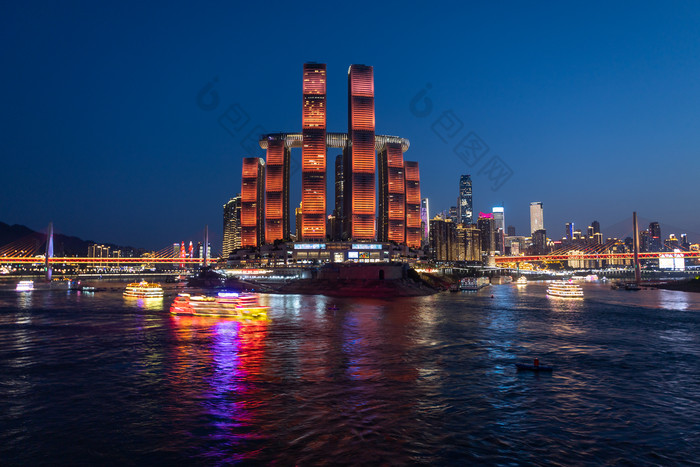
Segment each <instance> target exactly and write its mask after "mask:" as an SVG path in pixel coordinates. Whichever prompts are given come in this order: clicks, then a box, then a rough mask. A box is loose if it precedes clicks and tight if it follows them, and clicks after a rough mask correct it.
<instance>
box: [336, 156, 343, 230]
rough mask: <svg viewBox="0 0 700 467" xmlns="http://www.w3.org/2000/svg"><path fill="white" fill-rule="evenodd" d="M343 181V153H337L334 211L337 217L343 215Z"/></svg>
mask: <svg viewBox="0 0 700 467" xmlns="http://www.w3.org/2000/svg"><path fill="white" fill-rule="evenodd" d="M343 182H344V176H343V155H342V154H338V155H337V156H335V212H336V216H338V217H342V216H343V195H344V194H345V189H344V188H343V184H344V183H343Z"/></svg>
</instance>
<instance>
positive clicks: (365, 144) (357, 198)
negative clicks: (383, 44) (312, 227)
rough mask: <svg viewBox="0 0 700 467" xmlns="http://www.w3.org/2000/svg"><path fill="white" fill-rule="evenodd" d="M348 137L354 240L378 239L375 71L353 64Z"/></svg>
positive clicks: (349, 80)
mask: <svg viewBox="0 0 700 467" xmlns="http://www.w3.org/2000/svg"><path fill="white" fill-rule="evenodd" d="M348 98H349V103H348V112H349V116H348V124H349V129H348V138H349V139H350V148H349V149H348V153H349V155H350V160H349V166H350V174H349V176H350V182H351V187H350V190H351V193H352V200H351V211H350V212H348V213H346V216H349V217H350V232H351V237H352V239H353V240H369V241H371V240H374V239H375V237H376V231H375V216H376V185H375V170H376V157H375V147H374V70H373V68H372V67H371V66H366V65H352V66H350V69H349V70H348Z"/></svg>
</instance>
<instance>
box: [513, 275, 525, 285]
mask: <svg viewBox="0 0 700 467" xmlns="http://www.w3.org/2000/svg"><path fill="white" fill-rule="evenodd" d="M515 285H527V277H525V276H520V277H518V280H516V281H515Z"/></svg>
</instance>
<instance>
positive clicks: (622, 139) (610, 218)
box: [0, 2, 700, 250]
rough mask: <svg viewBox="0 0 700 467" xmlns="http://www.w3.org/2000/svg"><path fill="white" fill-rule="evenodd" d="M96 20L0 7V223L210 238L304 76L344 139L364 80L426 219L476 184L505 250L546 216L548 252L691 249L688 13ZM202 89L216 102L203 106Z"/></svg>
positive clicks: (694, 212)
mask: <svg viewBox="0 0 700 467" xmlns="http://www.w3.org/2000/svg"><path fill="white" fill-rule="evenodd" d="M101 3H102V2H82V3H69V2H52V3H49V2H46V3H45V4H43V3H33V2H5V3H4V4H3V7H2V14H0V35H1V36H2V47H1V48H0V60H1V63H2V72H1V73H0V84H1V86H0V89H1V91H0V95H1V96H2V97H1V99H2V100H1V103H0V118H1V124H2V133H1V135H2V137H1V138H0V154H1V159H2V175H3V177H2V183H0V221H3V222H6V223H10V224H15V223H18V224H24V225H27V226H29V227H31V228H33V229H36V230H42V229H45V228H46V225H47V224H48V222H49V221H53V222H54V224H55V228H56V231H57V232H59V233H63V234H68V235H77V236H80V237H82V238H86V239H93V240H96V241H101V242H112V243H117V244H121V245H133V246H144V247H148V248H154V249H159V248H161V247H164V246H166V245H168V244H172V243H173V242H175V241H181V240H185V241H189V240H194V241H195V242H196V241H197V240H198V239H199V238H200V236H201V235H202V232H203V229H204V225H205V224H208V225H209V228H210V230H211V231H212V232H213V234H214V238H217V237H218V238H220V237H221V233H220V231H221V228H222V219H221V218H222V205H223V204H224V203H225V202H226V201H227V200H228V199H229V198H230V197H232V196H234V195H235V194H236V193H238V192H239V191H240V171H241V158H242V157H245V156H250V155H259V156H262V155H263V152H262V150H260V149H259V148H258V150H257V152H255V151H251V150H249V149H246V146H247V145H248V143H247V141H248V140H247V139H246V136H247V135H249V134H252V135H254V136H256V135H257V133H263V132H276V131H289V132H292V131H294V132H296V131H300V130H301V108H302V96H301V86H302V81H301V73H302V64H303V63H304V62H307V61H315V62H321V63H327V64H328V111H329V114H328V131H338V132H343V131H347V69H348V66H349V65H351V64H354V63H358V64H367V65H372V66H374V74H375V96H376V127H377V133H378V134H387V135H398V136H402V137H405V138H408V139H409V140H410V141H411V147H410V149H409V151H408V152H407V153H406V154H405V158H406V160H415V161H418V162H419V164H420V169H421V192H422V196H423V197H428V198H429V199H430V204H431V211H432V213H434V212H436V211H440V210H443V209H448V208H449V207H450V206H451V205H454V204H456V197H457V190H458V180H459V175H460V174H465V173H470V174H472V179H473V183H474V209H475V211H476V212H477V213H478V211H480V210H481V211H487V210H489V211H490V209H491V207H492V206H495V205H500V204H502V205H503V206H505V209H506V224H512V225H514V226H515V227H516V230H517V232H518V233H519V234H527V233H529V203H530V202H531V201H542V202H543V203H544V210H545V211H544V212H545V214H544V218H545V219H544V220H545V227H546V228H547V231H548V234H549V236H550V237H553V238H560V237H561V236H563V234H564V223H565V222H567V221H574V222H575V224H576V227H581V228H583V229H585V227H586V226H587V225H588V224H589V223H590V222H591V221H593V220H598V221H599V222H600V224H601V226H602V228H603V234H604V235H606V234H608V232H606V231H605V229H606V226H613V225H617V224H619V223H620V222H624V220H625V219H628V218H629V217H630V216H631V213H632V211H634V210H636V211H638V213H639V214H640V216H642V217H643V218H645V219H651V220H659V221H661V222H662V224H670V225H673V226H678V228H682V229H685V232H688V233H689V234H690V238H691V240H694V241H700V234H695V233H694V232H700V216H698V211H699V208H698V200H699V199H700V196H699V195H698V188H697V186H698V185H697V181H698V174H700V150H699V148H700V28H699V27H698V24H700V3H697V2H673V3H671V4H669V5H671V6H673V8H669V7H668V6H664V5H663V4H662V2H656V3H650V4H648V5H647V4H640V3H637V4H632V3H626V4H624V5H623V4H620V5H614V4H613V5H611V4H609V3H603V2H601V3H590V2H586V3H579V4H578V5H576V6H570V5H566V4H563V3H560V2H549V3H536V4H533V3H525V2H508V3H499V4H497V5H496V4H494V5H486V6H473V5H465V4H464V3H461V2H460V3H455V4H453V5H448V4H438V3H435V2H427V3H422V4H421V5H422V6H421V8H420V9H415V8H413V7H411V6H409V5H410V4H409V3H405V2H397V3H393V4H390V3H386V4H380V3H379V2H367V3H364V2H344V3H338V4H335V3H333V2H322V3H321V2H319V3H313V2H281V3H275V2H249V3H238V4H236V5H234V4H231V3H230V2H227V3H221V4H218V5H217V4H210V5H207V6H201V5H195V4H192V2H187V3H181V2H167V3H164V4H163V5H161V6H155V5H150V4H144V3H142V2H140V3H130V4H127V2H119V3H117V2H115V3H114V4H112V6H104V5H102V4H101ZM485 3H487V2H484V4H485ZM565 3H566V2H565ZM633 7H634V8H633ZM208 83H212V84H213V88H212V89H213V91H214V92H216V96H218V101H217V100H212V96H213V95H212V94H211V93H206V94H203V96H204V97H206V99H202V98H200V99H198V93H200V92H202V90H203V88H204V87H205V86H207V84H208ZM428 86H429V89H428ZM425 89H428V93H427V94H426V95H425V97H426V98H427V99H428V100H425V99H424V98H423V97H424V96H417V94H418V93H420V92H421V91H422V90H425ZM231 109H235V110H231ZM235 111H239V112H243V113H244V115H245V116H244V117H242V120H238V121H237V122H236V125H235V128H233V126H234V125H231V124H229V125H228V127H227V126H226V125H222V124H220V122H221V121H223V122H230V121H231V118H228V120H227V119H226V118H222V116H228V117H231V115H233V113H231V112H235ZM465 141H466V142H467V143H468V144H469V145H470V146H469V149H468V150H466V149H464V148H465V147H466V146H464V144H462V146H460V142H465ZM475 141H477V142H478V143H479V144H481V145H482V148H484V149H480V150H478V151H477V150H476V149H475V148H476V147H477V146H475V145H474V142H475ZM460 147H461V148H462V150H461V157H460V155H458V154H457V153H456V152H455V149H456V148H457V152H460ZM486 147H487V148H488V150H486ZM336 154H338V150H329V154H328V155H329V166H332V161H333V160H334V158H335V156H336ZM300 157H301V151H300V150H297V151H295V152H294V154H293V158H295V159H296V160H299V159H300ZM292 178H293V180H294V182H293V184H292V199H291V204H292V207H296V206H297V205H298V202H299V198H300V194H299V191H300V188H299V186H300V181H299V178H300V173H299V172H297V173H296V174H295V175H293V177H292ZM329 179H330V180H329V181H330V182H331V183H332V181H333V177H332V172H331V175H330V177H329ZM329 194H330V196H329V206H332V202H333V201H332V198H331V196H332V192H330V193H329ZM329 210H330V209H329ZM662 233H663V234H664V236H666V235H667V234H668V233H671V232H669V231H668V229H667V231H665V232H662ZM674 233H676V235H679V234H681V233H684V232H680V231H678V232H674ZM219 248H220V246H218V245H217V246H216V247H215V249H216V250H218V249H219Z"/></svg>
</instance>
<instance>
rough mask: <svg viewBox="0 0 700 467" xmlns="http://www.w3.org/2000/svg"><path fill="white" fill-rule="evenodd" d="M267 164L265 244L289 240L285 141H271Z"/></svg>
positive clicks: (286, 149)
mask: <svg viewBox="0 0 700 467" xmlns="http://www.w3.org/2000/svg"><path fill="white" fill-rule="evenodd" d="M266 159H267V160H266V164H265V243H273V242H274V241H275V240H287V239H288V238H289V160H290V152H289V148H287V147H286V145H285V142H284V140H282V139H277V140H273V141H270V142H269V143H268V145H267V157H266Z"/></svg>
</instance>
